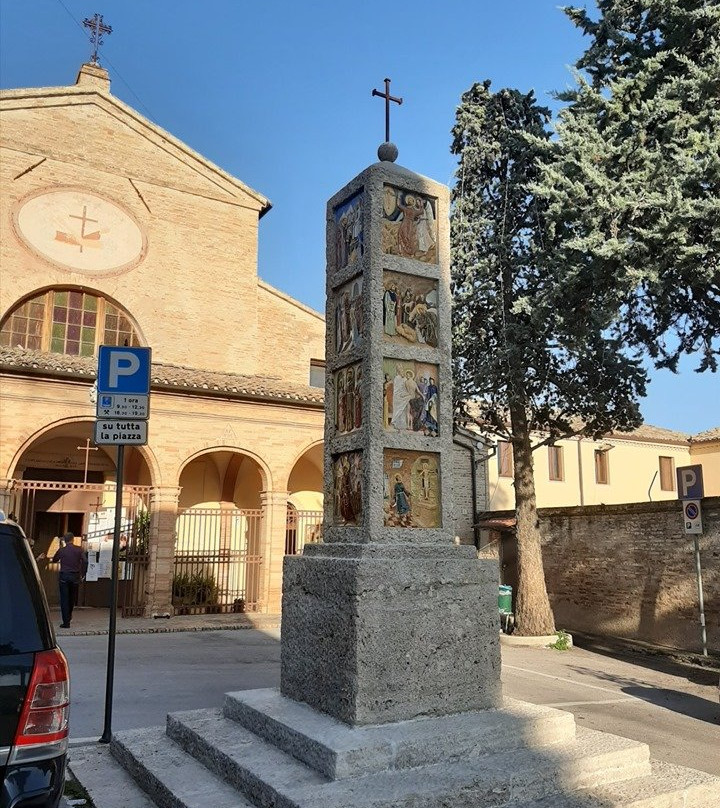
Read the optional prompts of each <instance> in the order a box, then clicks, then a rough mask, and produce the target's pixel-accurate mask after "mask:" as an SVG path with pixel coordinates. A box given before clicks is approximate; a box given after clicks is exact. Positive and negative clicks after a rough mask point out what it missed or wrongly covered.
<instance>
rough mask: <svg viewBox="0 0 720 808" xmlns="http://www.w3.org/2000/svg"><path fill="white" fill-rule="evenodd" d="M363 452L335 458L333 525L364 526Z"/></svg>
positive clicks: (345, 453) (344, 454)
mask: <svg viewBox="0 0 720 808" xmlns="http://www.w3.org/2000/svg"><path fill="white" fill-rule="evenodd" d="M362 472H363V459H362V452H344V453H343V454H340V455H337V456H336V457H334V458H333V524H334V525H360V524H362Z"/></svg>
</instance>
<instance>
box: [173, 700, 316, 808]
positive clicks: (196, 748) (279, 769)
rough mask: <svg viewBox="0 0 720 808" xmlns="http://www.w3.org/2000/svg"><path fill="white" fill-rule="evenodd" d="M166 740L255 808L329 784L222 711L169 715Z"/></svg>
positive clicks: (196, 711) (312, 770)
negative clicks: (275, 799) (281, 796)
mask: <svg viewBox="0 0 720 808" xmlns="http://www.w3.org/2000/svg"><path fill="white" fill-rule="evenodd" d="M167 735H168V737H169V738H170V739H171V740H172V741H174V742H175V743H176V744H178V746H180V747H181V748H182V749H183V750H184V751H185V752H187V753H188V754H190V755H192V756H193V757H194V758H195V759H196V760H197V761H199V762H200V763H202V764H203V765H204V766H207V767H208V769H210V770H211V771H212V772H214V773H215V774H217V775H218V776H220V777H222V778H223V779H224V780H225V781H226V782H228V783H230V784H231V785H232V786H234V787H235V788H236V789H238V791H240V792H241V793H242V794H244V795H246V796H247V797H248V799H250V800H251V802H253V804H255V805H258V806H265V805H271V806H274V805H275V802H273V799H274V798H275V796H276V795H278V794H286V793H289V792H294V791H295V790H297V789H310V790H313V789H317V788H319V787H320V786H322V785H324V784H325V783H327V782H328V778H326V777H325V776H324V775H322V774H320V773H319V772H317V771H315V770H314V769H311V768H309V767H308V766H306V765H305V764H304V763H301V762H300V761H299V760H296V759H295V758H294V757H291V756H290V755H287V754H285V752H283V751H281V750H280V749H277V748H276V747H275V746H273V745H272V744H269V743H267V742H266V741H263V740H262V739H261V738H258V736H257V735H255V734H254V733H252V732H250V731H249V730H247V729H245V728H244V727H241V726H240V725H239V724H238V723H237V722H236V721H231V720H230V719H227V718H225V717H224V716H223V714H222V711H221V710H217V709H210V710H191V711H188V712H183V713H170V714H169V715H168V717H167Z"/></svg>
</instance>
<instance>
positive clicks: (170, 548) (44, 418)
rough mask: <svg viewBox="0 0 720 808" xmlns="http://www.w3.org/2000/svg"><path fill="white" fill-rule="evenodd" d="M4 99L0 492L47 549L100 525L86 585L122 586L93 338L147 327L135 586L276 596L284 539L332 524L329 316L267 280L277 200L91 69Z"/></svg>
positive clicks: (98, 594)
mask: <svg viewBox="0 0 720 808" xmlns="http://www.w3.org/2000/svg"><path fill="white" fill-rule="evenodd" d="M0 104H1V106H0V113H1V116H2V117H1V130H0V131H1V133H2V141H1V143H0V146H1V152H0V159H1V165H0V167H1V170H2V199H1V209H0V228H1V230H2V253H1V263H0V273H1V283H0V382H1V384H2V390H1V394H0V427H1V429H2V442H1V445H0V494H1V495H2V499H1V501H0V507H3V508H4V509H5V510H7V511H9V512H14V514H15V515H16V516H17V518H18V520H19V521H20V522H21V524H22V525H23V526H24V527H25V529H26V531H27V532H28V534H29V535H30V536H31V537H32V538H34V539H35V541H36V545H37V546H38V547H39V549H42V550H45V549H47V548H49V549H51V550H52V549H53V546H54V545H53V537H55V536H57V535H59V534H62V533H63V532H64V531H65V530H68V529H69V530H72V531H73V532H74V533H75V534H77V535H79V534H82V535H84V536H86V538H87V540H88V549H89V551H90V560H91V562H93V564H92V565H91V567H92V569H91V570H89V574H88V579H89V580H88V583H86V585H85V591H84V592H83V597H84V599H85V602H88V603H93V602H107V601H106V600H104V598H105V594H106V592H107V584H108V581H107V578H106V577H104V575H105V573H107V566H106V565H105V566H103V565H104V562H105V561H106V560H107V552H108V547H109V546H111V545H110V544H109V542H110V541H111V540H110V537H109V530H110V527H109V526H110V525H111V523H112V513H113V508H114V503H115V471H116V469H115V450H114V448H113V447H94V446H93V445H92V443H91V440H90V439H91V437H92V429H93V421H94V412H95V407H94V403H93V401H94V396H93V392H94V391H93V381H94V376H95V368H96V356H97V348H98V346H99V345H100V344H110V345H138V346H150V347H151V348H152V351H153V354H152V356H153V367H152V395H151V413H150V421H149V442H148V445H147V446H143V447H137V448H130V449H128V451H127V452H126V474H125V488H124V496H123V520H124V522H123V530H124V535H123V542H122V543H121V546H122V553H121V557H122V558H123V559H124V563H123V570H122V574H123V576H124V578H125V580H124V581H123V582H122V584H121V589H122V591H121V602H123V603H124V605H125V607H126V612H127V613H136V614H137V613H144V614H152V613H157V612H171V611H172V610H173V608H174V609H176V610H190V611H193V610H199V609H207V608H211V610H216V611H227V610H236V611H241V610H245V609H248V610H250V609H253V610H261V611H277V610H279V603H280V589H281V564H282V557H283V555H284V553H285V552H286V551H289V552H294V551H297V549H299V547H300V546H301V545H302V543H303V542H304V541H306V540H312V539H314V538H316V537H317V534H318V525H319V516H318V513H317V512H318V511H320V510H321V506H322V446H321V441H322V434H323V433H322V430H323V391H322V389H320V388H321V387H322V385H323V378H324V362H323V357H324V332H325V327H324V320H323V317H322V316H321V315H320V314H318V313H317V312H315V311H312V310H311V309H309V308H307V307H306V306H304V305H302V304H301V303H299V302H297V301H295V300H293V299H291V298H289V297H288V296H286V295H284V294H283V293H282V292H280V291H278V290H276V289H274V288H272V287H271V286H269V285H268V284H266V283H264V282H263V281H262V280H260V279H259V278H258V275H257V245H258V227H259V221H260V219H261V218H262V216H263V215H264V214H265V213H267V212H268V210H269V209H270V203H269V201H268V200H267V199H266V198H265V197H264V196H262V194H260V193H258V192H256V191H254V190H253V189H251V188H248V187H247V186H246V185H244V184H243V183H242V182H240V181H239V180H237V179H236V178H234V177H232V176H230V175H229V174H227V173H226V172H224V171H223V170H222V169H220V168H219V167H218V166H215V165H213V164H212V163H210V162H209V161H207V160H206V159H205V158H203V157H202V156H201V155H199V154H197V153H196V152H194V151H192V150H191V149H189V148H188V147H187V146H186V145H184V144H183V143H181V142H180V141H179V140H177V139H176V138H174V137H173V136H172V135H170V134H169V133H168V132H165V131H163V130H162V129H160V128H159V127H157V126H156V125H154V124H153V123H151V122H150V121H148V120H147V119H145V118H144V117H142V116H141V115H139V114H138V113H137V112H136V111H135V110H133V109H131V108H130V107H128V106H127V105H125V104H123V103H122V102H121V101H119V100H118V99H117V98H115V97H114V96H113V95H112V94H111V93H110V82H109V79H108V76H107V74H106V72H105V71H104V70H102V69H101V68H99V67H97V66H93V65H84V66H83V67H82V69H81V70H80V73H79V75H78V79H77V83H76V84H75V85H73V86H69V87H49V88H40V89H21V90H8V91H4V92H3V93H2V95H1V96H0ZM298 512H299V513H298ZM125 545H127V546H125ZM52 575H53V570H52V569H50V570H49V571H48V572H47V573H46V576H47V578H48V582H49V583H50V582H51V580H52ZM95 576H97V580H96V581H94V580H91V579H93V578H94V577H95ZM48 594H49V595H50V596H51V597H54V596H55V587H54V586H48Z"/></svg>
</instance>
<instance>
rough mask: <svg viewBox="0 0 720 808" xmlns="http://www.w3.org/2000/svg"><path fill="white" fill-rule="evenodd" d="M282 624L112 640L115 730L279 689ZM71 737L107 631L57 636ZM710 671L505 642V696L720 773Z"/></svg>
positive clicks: (91, 699)
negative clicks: (68, 683)
mask: <svg viewBox="0 0 720 808" xmlns="http://www.w3.org/2000/svg"><path fill="white" fill-rule="evenodd" d="M279 636H280V632H279V630H277V629H268V630H265V631H255V630H245V631H207V632H191V633H175V634H139V635H121V636H119V637H118V638H117V664H116V672H115V702H114V712H113V729H115V730H120V729H130V728H133V727H146V726H152V725H159V724H163V723H164V721H165V715H166V713H168V712H172V711H176V710H190V709H195V708H200V707H215V706H219V705H220V703H221V701H222V695H223V693H225V692H228V691H231V690H242V689H246V688H255V687H277V686H278V684H279V679H280V664H279V663H280V644H279ZM61 646H62V648H63V650H64V651H65V653H66V655H67V657H68V659H69V661H70V669H71V676H72V708H71V716H70V720H71V737H72V738H80V737H99V735H100V734H101V732H102V725H103V705H104V692H105V690H104V688H105V664H106V663H105V660H106V649H107V637H103V636H89V637H63V638H61ZM717 679H718V675H717V673H714V672H712V671H709V670H705V669H701V668H695V667H691V666H686V665H680V664H676V663H672V662H668V661H664V660H658V659H657V658H655V657H641V656H626V657H618V656H616V655H613V656H610V655H607V654H603V653H597V652H593V651H589V650H582V649H579V648H575V649H573V650H572V651H568V652H558V651H552V650H550V649H543V648H540V649H534V648H533V649H530V648H518V647H503V682H504V687H505V694H506V695H507V696H511V697H513V698H517V699H522V700H525V701H531V702H534V703H536V704H548V705H553V706H556V707H559V708H562V709H566V710H569V711H571V712H573V713H574V714H575V716H576V718H577V720H578V723H579V724H582V725H584V726H587V727H590V728H592V729H600V730H604V731H607V732H612V733H615V734H617V735H623V736H625V737H627V738H634V739H636V740H640V741H645V742H647V743H649V744H650V748H651V752H652V755H653V757H656V758H659V759H661V760H667V761H669V762H672V763H678V764H680V765H684V766H691V767H693V768H696V769H702V770H703V771H707V772H710V773H712V774H716V775H720V705H719V704H718V690H717Z"/></svg>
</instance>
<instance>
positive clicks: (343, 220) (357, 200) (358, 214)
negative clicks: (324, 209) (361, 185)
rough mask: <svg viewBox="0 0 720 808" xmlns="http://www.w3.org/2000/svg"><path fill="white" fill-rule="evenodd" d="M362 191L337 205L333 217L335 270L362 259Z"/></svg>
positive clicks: (363, 248)
mask: <svg viewBox="0 0 720 808" xmlns="http://www.w3.org/2000/svg"><path fill="white" fill-rule="evenodd" d="M362 201H363V194H362V191H361V192H360V193H358V194H355V196H353V197H351V198H350V199H348V200H347V201H346V202H343V203H342V204H341V205H338V206H337V207H336V208H335V210H334V216H335V269H336V270H339V269H343V268H344V267H347V266H351V265H352V264H354V263H355V262H356V261H358V260H360V259H361V258H362V257H363V253H364V250H365V246H364V244H363V220H362Z"/></svg>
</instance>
